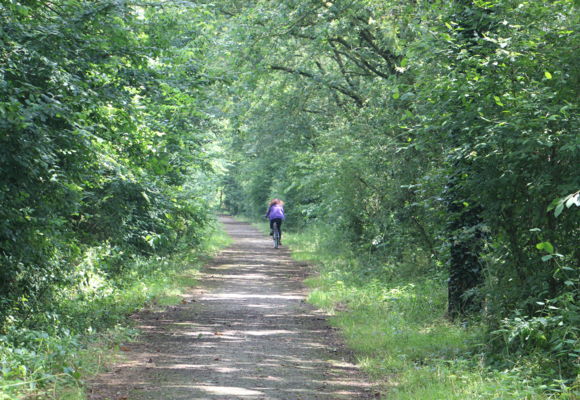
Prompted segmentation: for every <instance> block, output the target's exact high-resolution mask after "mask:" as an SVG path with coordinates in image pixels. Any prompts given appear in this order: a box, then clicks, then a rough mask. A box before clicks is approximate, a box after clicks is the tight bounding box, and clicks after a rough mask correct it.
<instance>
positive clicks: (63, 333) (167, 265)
mask: <svg viewBox="0 0 580 400" xmlns="http://www.w3.org/2000/svg"><path fill="white" fill-rule="evenodd" d="M230 240H231V239H230V238H229V237H227V236H226V235H225V234H224V232H223V230H221V229H217V230H215V231H213V232H212V234H211V236H210V240H208V241H207V242H206V243H204V245H203V246H202V248H200V249H198V250H195V251H192V250H191V249H189V250H184V251H182V252H180V253H176V254H175V255H172V256H167V257H159V258H156V259H149V260H148V259H141V260H138V261H136V262H134V263H133V264H132V265H130V266H129V267H130V268H128V270H130V271H127V272H125V274H124V275H122V276H119V277H118V278H117V279H116V280H115V281H107V280H106V279H105V277H104V276H102V275H101V276H99V275H94V276H92V277H91V281H90V284H87V285H86V286H84V287H83V290H82V291H80V292H79V291H75V292H70V293H63V294H62V296H61V297H59V299H58V301H57V302H56V304H55V305H54V307H53V310H52V312H53V313H54V316H55V317H54V319H53V320H52V321H51V322H52V324H51V325H48V324H46V323H44V321H40V322H38V321H37V322H36V325H37V326H40V327H42V328H43V330H34V329H30V328H26V329H25V328H13V329H10V330H8V331H7V332H6V333H5V334H4V335H1V336H0V361H1V363H2V364H1V365H2V376H0V399H16V398H21V397H20V396H23V395H24V394H25V393H28V394H29V395H35V396H40V397H42V398H55V399H62V398H66V397H65V396H66V395H68V396H70V398H71V399H81V398H84V397H82V396H83V394H82V393H83V379H84V378H86V377H87V376H89V375H92V374H94V373H96V372H99V371H102V370H103V369H104V367H106V363H107V360H110V359H111V358H112V356H113V353H112V350H115V349H118V348H119V345H120V344H121V343H122V342H126V341H128V340H131V338H132V337H133V336H134V335H136V334H137V333H138V332H137V331H135V330H134V329H132V328H131V327H130V325H128V322H127V316H128V315H130V314H132V313H133V312H135V311H136V310H138V309H140V308H141V307H143V306H147V307H157V306H167V305H173V304H177V303H179V302H180V301H181V299H182V297H181V294H183V293H185V292H186V291H187V289H188V288H190V287H191V286H194V285H195V282H196V275H197V271H198V270H199V268H200V267H201V265H202V264H203V263H204V262H205V261H206V260H207V257H206V256H207V255H210V254H213V253H214V252H215V251H216V250H218V249H220V248H222V247H225V246H226V245H227V244H229V243H230Z"/></svg>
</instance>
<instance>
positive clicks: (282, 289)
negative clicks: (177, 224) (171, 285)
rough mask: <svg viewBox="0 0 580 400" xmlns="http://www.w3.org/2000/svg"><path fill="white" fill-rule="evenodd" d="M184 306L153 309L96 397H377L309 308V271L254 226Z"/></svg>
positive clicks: (238, 230) (240, 226)
mask: <svg viewBox="0 0 580 400" xmlns="http://www.w3.org/2000/svg"><path fill="white" fill-rule="evenodd" d="M222 222H223V223H224V224H225V226H226V229H227V231H228V233H229V234H230V235H231V236H232V238H233V239H234V243H233V245H232V246H230V247H229V248H227V249H225V250H224V251H222V252H221V253H220V254H219V255H218V256H217V257H216V258H215V259H214V260H213V262H212V263H211V264H210V265H208V266H207V267H206V268H204V270H203V271H202V272H203V273H202V277H201V285H200V288H198V289H195V290H192V293H191V294H190V295H189V296H187V297H186V299H185V301H184V303H185V304H182V305H180V306H176V307H170V308H168V309H165V310H162V311H156V312H153V311H149V312H147V311H143V312H141V313H140V314H139V315H138V316H137V323H138V325H139V327H140V329H142V331H143V335H142V336H141V337H140V341H139V342H138V343H134V344H131V345H129V346H127V347H126V348H124V350H125V354H126V356H127V357H126V361H124V362H123V363H121V364H118V365H116V366H115V367H114V369H113V370H112V371H111V372H110V373H108V374H104V375H101V376H99V377H98V378H97V380H95V381H94V382H93V384H92V387H91V389H90V393H91V394H90V398H91V399H94V400H96V399H99V400H103V399H111V400H121V399H130V400H149V399H151V400H152V399H159V400H160V399H164V400H169V399H174V400H178V399H179V400H181V399H212V400H213V399H223V400H226V399H227V400H235V399H264V400H265V399H288V400H301V399H302V400H307V399H368V398H371V397H372V390H371V387H370V386H369V385H368V384H367V383H365V381H364V379H363V378H362V377H361V374H360V373H359V372H358V371H357V369H356V368H355V367H354V366H353V365H352V364H350V363H349V362H347V361H346V360H347V359H348V358H349V357H348V354H347V353H346V352H345V351H344V350H343V349H342V348H341V346H340V344H339V341H338V340H337V339H336V333H335V332H334V331H333V329H331V328H330V327H329V326H328V324H327V322H326V320H325V316H324V315H323V314H321V313H319V312H317V311H315V310H313V308H312V307H311V306H309V305H308V304H306V303H305V302H304V296H305V290H304V287H303V285H302V280H303V279H304V277H305V275H306V273H307V270H306V267H305V266H303V265H301V264H299V263H296V262H294V261H292V259H291V258H290V254H289V252H288V251H287V250H286V249H285V248H282V249H278V250H275V249H272V248H271V241H270V240H269V238H267V237H264V236H263V235H261V234H260V233H259V232H258V231H257V230H256V229H254V228H253V227H251V226H250V225H248V224H246V223H241V222H236V221H234V220H233V219H231V218H222Z"/></svg>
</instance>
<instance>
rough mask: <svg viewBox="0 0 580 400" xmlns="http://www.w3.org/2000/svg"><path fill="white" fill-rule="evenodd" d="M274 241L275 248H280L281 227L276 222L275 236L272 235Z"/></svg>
mask: <svg viewBox="0 0 580 400" xmlns="http://www.w3.org/2000/svg"><path fill="white" fill-rule="evenodd" d="M272 239H273V240H274V248H275V249H277V248H278V246H280V227H279V226H278V223H277V222H274V234H273V235H272Z"/></svg>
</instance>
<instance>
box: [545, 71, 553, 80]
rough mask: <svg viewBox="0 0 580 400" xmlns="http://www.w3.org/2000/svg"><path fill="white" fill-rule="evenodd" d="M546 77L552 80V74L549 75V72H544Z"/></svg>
mask: <svg viewBox="0 0 580 400" xmlns="http://www.w3.org/2000/svg"><path fill="white" fill-rule="evenodd" d="M544 76H545V77H546V79H552V74H551V73H549V72H548V71H544Z"/></svg>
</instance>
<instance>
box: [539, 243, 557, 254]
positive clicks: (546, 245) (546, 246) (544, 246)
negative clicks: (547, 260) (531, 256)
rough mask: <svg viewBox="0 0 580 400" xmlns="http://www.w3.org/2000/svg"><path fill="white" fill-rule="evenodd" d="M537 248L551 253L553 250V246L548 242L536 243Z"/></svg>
mask: <svg viewBox="0 0 580 400" xmlns="http://www.w3.org/2000/svg"><path fill="white" fill-rule="evenodd" d="M536 248H537V249H538V250H544V251H545V252H547V253H550V254H552V253H553V252H554V246H552V243H550V242H541V243H538V244H537V245H536Z"/></svg>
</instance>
